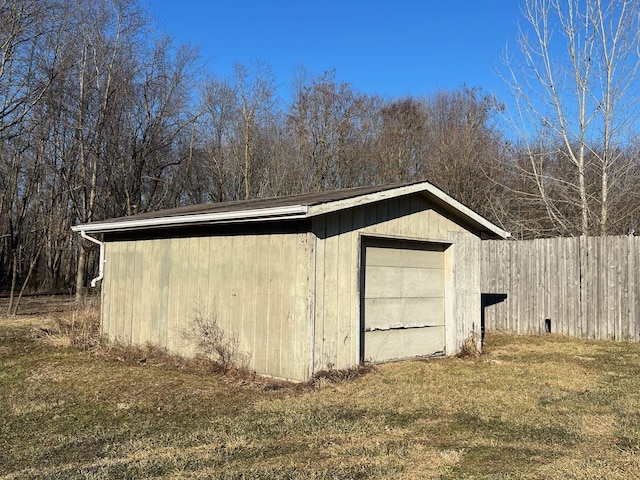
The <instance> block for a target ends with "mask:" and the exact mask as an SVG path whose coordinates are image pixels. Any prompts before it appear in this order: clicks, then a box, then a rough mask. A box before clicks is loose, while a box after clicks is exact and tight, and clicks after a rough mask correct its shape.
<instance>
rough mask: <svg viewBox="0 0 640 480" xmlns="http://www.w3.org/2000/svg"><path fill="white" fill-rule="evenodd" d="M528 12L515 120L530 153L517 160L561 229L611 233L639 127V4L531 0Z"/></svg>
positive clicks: (515, 86) (514, 70)
mask: <svg viewBox="0 0 640 480" xmlns="http://www.w3.org/2000/svg"><path fill="white" fill-rule="evenodd" d="M522 13H523V17H524V23H523V24H522V26H521V27H520V34H519V37H518V47H519V56H517V57H514V58H510V57H508V58H507V72H508V74H507V81H508V82H509V83H510V85H511V87H512V90H513V93H514V95H515V99H516V101H517V109H516V113H515V115H514V116H513V119H514V123H513V125H514V126H517V128H518V130H517V131H518V133H519V136H520V138H521V139H522V140H523V147H524V152H525V155H526V158H527V159H528V162H527V163H526V164H525V163H520V164H515V167H516V168H517V170H518V172H519V175H522V176H526V177H528V178H530V179H531V181H532V182H533V183H534V184H535V186H536V189H537V197H538V200H539V201H540V203H541V204H542V205H543V206H544V210H545V212H546V215H547V216H548V218H549V219H550V221H551V222H552V223H553V224H554V225H556V228H557V231H558V232H559V233H563V234H590V233H599V234H606V233H608V232H609V231H610V230H611V229H610V215H611V212H610V207H611V204H612V202H613V199H612V198H611V195H612V193H614V192H616V191H619V190H618V189H617V186H618V185H622V184H624V183H625V177H626V176H627V174H628V173H629V171H630V164H629V163H628V162H626V161H625V155H624V151H625V150H626V147H625V146H626V145H628V144H629V142H630V140H631V139H632V138H633V136H634V134H635V132H636V130H637V126H636V124H637V120H638V112H637V109H636V107H635V105H636V103H637V100H638V99H637V93H638V92H637V80H636V78H637V73H638V67H639V66H640V62H639V56H638V50H639V48H640V42H639V37H638V33H639V27H640V24H639V22H638V15H639V14H640V4H639V3H638V2H637V1H634V0H608V1H605V0H525V2H524V6H523V9H522ZM550 162H551V163H555V162H559V163H563V164H564V165H566V167H567V168H555V167H554V168H551V167H550V166H549V163H550ZM558 172H561V173H562V174H563V176H562V177H557V176H553V175H555V174H556V173H558ZM554 191H555V192H562V193H563V198H558V197H557V196H556V195H554ZM569 204H571V206H572V207H574V208H572V209H573V210H575V211H577V216H575V217H574V216H572V215H570V214H568V213H570V211H571V210H572V209H569V210H568V209H567V208H566V207H567V205H569Z"/></svg>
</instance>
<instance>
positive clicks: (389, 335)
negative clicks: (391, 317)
mask: <svg viewBox="0 0 640 480" xmlns="http://www.w3.org/2000/svg"><path fill="white" fill-rule="evenodd" d="M364 341H365V349H364V359H365V360H369V361H374V362H386V361H389V360H400V359H403V358H412V357H418V356H424V355H433V354H434V353H439V352H443V351H444V327H424V328H406V329H399V330H375V331H372V332H366V333H365V334H364Z"/></svg>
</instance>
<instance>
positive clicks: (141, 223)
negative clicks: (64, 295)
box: [71, 205, 308, 243]
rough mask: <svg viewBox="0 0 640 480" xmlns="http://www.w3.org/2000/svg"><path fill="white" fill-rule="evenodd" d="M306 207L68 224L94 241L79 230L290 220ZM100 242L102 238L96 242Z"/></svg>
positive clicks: (119, 229)
mask: <svg viewBox="0 0 640 480" xmlns="http://www.w3.org/2000/svg"><path fill="white" fill-rule="evenodd" d="M307 211H308V207H307V206H306V205H293V206H288V207H273V208H261V209H255V210H238V211H232V212H216V213H196V214H188V215H177V216H173V217H155V218H145V219H139V220H122V221H119V222H100V223H95V224H91V223H87V224H84V225H76V226H75V227H71V229H72V230H73V231H74V232H80V234H81V235H83V237H84V238H87V239H88V240H91V241H95V243H98V241H97V240H95V239H92V238H90V237H87V236H84V234H83V232H117V231H121V230H134V229H140V228H152V227H173V226H176V225H189V224H194V223H234V222H247V221H257V220H287V219H288V220H292V219H299V218H306V217H307ZM99 243H102V242H99Z"/></svg>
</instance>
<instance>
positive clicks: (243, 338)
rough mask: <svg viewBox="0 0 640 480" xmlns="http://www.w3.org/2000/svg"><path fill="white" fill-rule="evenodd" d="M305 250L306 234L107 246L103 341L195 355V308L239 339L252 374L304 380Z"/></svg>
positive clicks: (307, 340) (307, 345)
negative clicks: (149, 344) (192, 334)
mask: <svg viewBox="0 0 640 480" xmlns="http://www.w3.org/2000/svg"><path fill="white" fill-rule="evenodd" d="M311 247H312V245H311V243H310V242H309V234H307V233H297V234H296V233H289V234H281V233H272V234H261V235H228V236H216V237H193V238H169V239H158V240H137V241H126V242H108V243H107V244H106V258H107V263H106V265H105V279H104V283H103V289H104V291H103V313H102V315H103V319H102V322H103V323H102V325H103V327H102V328H103V335H104V336H105V337H107V338H108V339H110V340H114V341H118V342H122V343H125V344H145V343H147V342H152V343H154V344H159V345H160V346H162V347H165V348H167V349H169V350H170V351H173V352H176V353H180V354H184V355H193V354H194V353H196V352H195V350H194V348H193V345H192V343H190V342H188V341H187V339H186V338H185V333H186V332H188V331H189V329H190V328H191V323H192V322H193V318H194V316H195V315H196V314H198V312H199V314H201V315H205V316H207V317H211V318H216V319H217V320H218V322H219V324H220V326H221V327H222V328H223V329H224V330H225V331H226V332H229V333H230V334H234V335H237V337H238V339H239V349H240V351H241V352H245V353H246V354H247V355H248V356H249V357H250V367H251V368H253V369H255V370H257V371H259V372H261V373H265V374H268V375H274V376H278V377H282V378H290V379H298V380H302V379H306V378H308V376H309V375H310V373H311V372H310V358H311V351H310V349H311V323H310V321H309V316H310V313H309V309H310V301H309V300H310V287H309V283H310V279H309V272H310V268H309V261H310V259H311V258H312V255H311V251H310V248H311Z"/></svg>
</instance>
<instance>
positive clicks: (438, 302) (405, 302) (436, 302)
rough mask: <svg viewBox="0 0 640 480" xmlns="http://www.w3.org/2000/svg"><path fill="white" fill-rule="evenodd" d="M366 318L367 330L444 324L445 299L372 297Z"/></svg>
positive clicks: (365, 306) (368, 302) (366, 302)
mask: <svg viewBox="0 0 640 480" xmlns="http://www.w3.org/2000/svg"><path fill="white" fill-rule="evenodd" d="M364 318H365V325H364V328H365V330H374V329H388V328H395V327H424V326H437V325H444V299H443V298H370V299H366V300H365V302H364Z"/></svg>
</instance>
